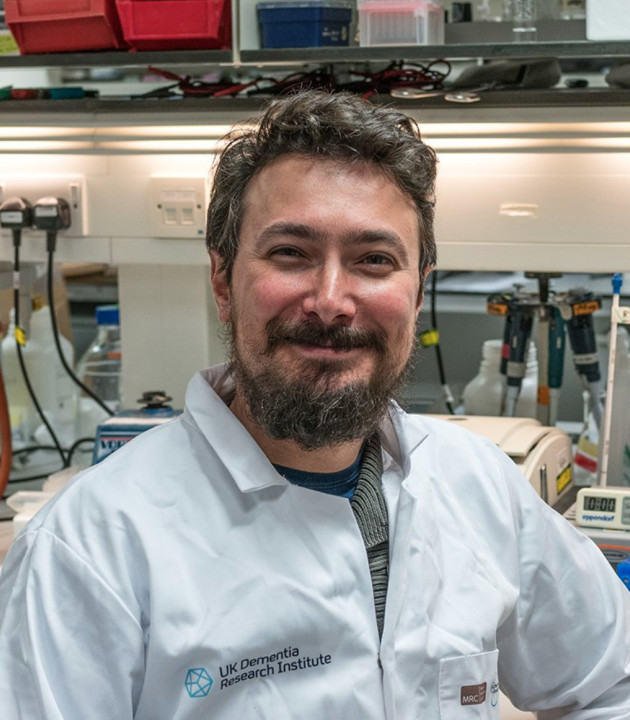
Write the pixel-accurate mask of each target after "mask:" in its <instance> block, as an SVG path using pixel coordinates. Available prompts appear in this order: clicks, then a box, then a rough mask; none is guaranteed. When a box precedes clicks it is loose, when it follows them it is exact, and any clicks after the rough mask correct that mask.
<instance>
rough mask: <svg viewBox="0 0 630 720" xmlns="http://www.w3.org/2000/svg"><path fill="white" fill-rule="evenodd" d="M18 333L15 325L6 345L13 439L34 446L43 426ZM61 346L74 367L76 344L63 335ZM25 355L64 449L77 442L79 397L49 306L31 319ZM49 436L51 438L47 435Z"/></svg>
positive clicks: (37, 392) (5, 368)
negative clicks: (30, 390) (59, 350)
mask: <svg viewBox="0 0 630 720" xmlns="http://www.w3.org/2000/svg"><path fill="white" fill-rule="evenodd" d="M12 317H13V316H12ZM14 332H15V324H14V321H13V322H12V323H11V326H10V328H9V332H8V333H7V335H6V337H5V338H4V340H3V341H2V362H3V365H2V370H3V374H4V378H5V386H6V391H7V398H8V401H9V412H10V416H11V430H12V434H13V438H14V440H15V441H16V443H28V442H32V440H33V437H34V435H35V433H36V432H37V429H38V427H39V426H40V425H43V423H42V421H41V418H40V416H39V413H38V412H37V410H36V409H35V406H34V404H33V402H32V400H31V398H30V395H29V394H28V390H27V388H26V384H25V382H24V377H23V375H22V371H21V369H20V366H19V361H18V357H17V348H16V341H15V337H14ZM59 342H60V344H61V348H62V352H63V354H64V357H65V359H66V362H67V363H68V365H70V367H72V364H73V362H74V350H73V347H72V343H71V342H70V341H69V340H68V339H67V338H65V337H64V336H63V335H60V336H59ZM22 354H23V358H24V364H25V365H26V369H27V372H28V376H29V379H30V381H31V385H32V387H33V390H34V392H35V396H36V397H37V401H38V402H39V405H40V406H41V408H42V410H43V411H44V413H45V414H46V417H47V419H48V422H49V423H50V424H51V425H52V427H53V430H54V431H55V434H56V435H57V436H58V438H59V440H60V442H61V443H62V445H68V444H70V443H71V442H72V441H73V439H74V426H75V414H76V395H77V393H76V391H75V385H74V383H73V382H72V380H71V379H70V377H69V376H68V374H67V373H66V371H65V369H64V367H63V365H62V364H61V361H60V360H59V356H58V355H57V350H56V347H55V341H54V337H53V333H52V326H51V322H50V308H49V307H48V305H44V306H42V307H40V308H39V309H37V310H35V311H34V312H33V314H32V315H31V322H30V331H29V334H28V337H27V340H26V345H25V346H24V347H23V349H22ZM45 435H48V432H47V431H46V433H45ZM40 439H41V438H40ZM43 441H44V442H50V438H46V437H45V436H44V439H43Z"/></svg>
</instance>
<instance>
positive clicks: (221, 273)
mask: <svg viewBox="0 0 630 720" xmlns="http://www.w3.org/2000/svg"><path fill="white" fill-rule="evenodd" d="M210 283H211V284H212V293H213V295H214V303H215V305H216V306H217V312H218V314H219V320H220V321H221V322H228V320H229V319H230V318H231V317H232V295H231V292H230V283H229V282H228V279H227V275H226V272H225V270H224V269H223V258H222V257H221V256H220V255H219V253H218V252H217V251H216V250H210Z"/></svg>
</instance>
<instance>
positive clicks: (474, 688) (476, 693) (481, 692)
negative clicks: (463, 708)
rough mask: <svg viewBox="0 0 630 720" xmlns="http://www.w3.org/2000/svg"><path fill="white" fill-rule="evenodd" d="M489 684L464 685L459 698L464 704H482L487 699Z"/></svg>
mask: <svg viewBox="0 0 630 720" xmlns="http://www.w3.org/2000/svg"><path fill="white" fill-rule="evenodd" d="M487 687H488V684H487V683H481V684H479V685H462V687H461V691H460V695H459V699H460V703H461V704H462V705H481V704H482V703H484V702H485V701H486V690H487Z"/></svg>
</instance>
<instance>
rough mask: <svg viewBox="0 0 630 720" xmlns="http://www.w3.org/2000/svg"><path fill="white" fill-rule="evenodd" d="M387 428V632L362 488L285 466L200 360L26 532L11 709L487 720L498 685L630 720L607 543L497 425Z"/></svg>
mask: <svg viewBox="0 0 630 720" xmlns="http://www.w3.org/2000/svg"><path fill="white" fill-rule="evenodd" d="M206 377H207V378H209V380H210V381H211V383H212V384H213V385H214V386H215V388H216V390H217V392H218V393H219V394H220V395H223V396H224V397H225V396H226V393H229V381H228V380H227V378H226V376H225V375H224V371H223V369H222V368H218V369H214V370H212V371H209V372H208V373H206ZM382 445H383V454H384V474H383V485H384V494H385V498H386V502H387V507H388V511H389V518H390V554H391V562H390V578H389V593H388V598H387V609H386V617H385V626H384V631H383V638H382V642H380V643H379V638H378V633H377V629H376V622H375V616H374V607H373V600H372V591H371V583H370V573H369V568H368V564H367V560H366V553H365V549H364V546H363V542H362V540H361V535H360V532H359V530H358V527H357V525H356V522H355V519H354V516H353V513H352V510H351V507H350V503H349V502H348V500H346V499H343V498H339V497H335V496H330V495H326V494H322V493H318V492H314V491H311V490H307V489H304V488H300V487H296V486H293V485H290V484H288V483H287V482H286V481H285V480H284V479H283V478H282V477H280V476H279V475H278V474H277V473H276V471H275V470H274V468H273V467H272V465H271V464H270V463H269V462H268V460H267V459H266V457H265V456H264V455H263V453H262V451H261V450H260V449H259V448H258V446H257V445H256V444H255V443H254V442H253V441H252V439H251V437H250V436H249V435H248V433H247V432H246V431H245V429H244V428H243V427H242V426H241V425H240V423H239V422H238V421H237V420H236V418H235V417H234V416H233V415H232V414H231V412H230V411H229V409H228V408H227V406H226V405H225V404H224V403H223V402H222V401H221V400H220V399H219V397H218V396H217V395H215V393H214V392H213V390H212V389H211V388H210V386H209V384H208V382H206V379H205V378H204V376H202V375H198V376H196V377H195V378H194V379H193V380H192V381H191V383H190V386H189V388H188V393H187V397H186V410H185V412H184V414H183V415H182V416H181V418H179V419H177V420H175V421H173V422H171V423H169V424H167V425H164V426H161V427H158V428H156V429H154V430H151V431H149V432H147V433H145V434H143V435H142V436H140V437H138V438H137V439H135V440H134V441H132V442H131V443H129V444H128V445H127V446H126V447H124V448H122V449H121V450H119V451H117V452H116V453H114V454H113V455H112V456H110V457H109V458H108V459H106V460H105V461H104V462H103V463H101V464H100V465H98V466H96V467H93V468H90V469H89V470H87V471H86V472H84V473H83V474H82V475H80V476H79V477H78V478H77V479H75V480H74V481H73V483H72V484H71V485H70V486H69V487H68V488H67V489H66V490H65V491H64V492H62V493H61V494H60V495H59V496H57V497H56V498H55V499H54V500H53V501H52V502H50V503H49V504H48V505H47V506H46V507H45V508H44V509H43V511H42V512H40V513H39V514H38V516H37V517H36V518H35V519H34V520H33V521H32V522H31V523H30V524H29V525H28V527H27V528H26V529H25V531H24V532H23V533H22V534H21V535H20V537H19V538H18V539H17V540H16V542H15V543H14V545H13V547H12V549H11V551H10V553H9V555H8V557H7V560H6V563H5V568H4V570H3V574H2V580H1V583H0V718H2V719H3V720H39V719H40V718H45V719H46V720H62V719H63V720H87V719H89V720H127V719H129V718H132V717H134V718H137V719H138V720H201V719H202V718H203V719H204V720H210V719H211V720H237V719H238V720H261V719H269V720H300V719H302V718H304V719H305V720H306V719H308V720H384V719H385V718H387V720H394V719H395V720H419V719H423V720H438V718H440V719H441V720H478V719H480V718H498V716H499V714H498V713H499V708H498V703H497V701H498V698H499V693H498V687H499V685H498V684H499V683H500V685H501V687H502V689H503V690H504V691H505V692H506V693H507V694H508V695H509V696H510V697H511V698H512V700H513V702H514V703H515V704H516V705H517V706H521V707H526V708H529V709H533V710H540V711H543V712H541V715H540V717H543V718H556V717H560V716H566V717H570V718H574V720H577V719H578V718H579V720H591V719H593V720H594V719H595V718H598V719H603V718H606V719H607V720H613V719H615V720H620V719H621V718H625V719H627V718H630V594H628V591H627V590H626V588H625V587H624V586H623V585H622V584H621V582H619V581H618V580H616V578H615V577H614V573H613V572H612V570H611V569H610V567H609V566H608V563H607V562H606V561H605V560H604V558H603V556H602V555H601V553H600V551H599V550H598V549H597V548H596V547H595V545H594V544H592V543H591V541H590V540H588V539H585V538H584V537H583V536H582V535H580V534H579V533H577V532H576V531H574V530H573V529H572V528H571V527H570V526H569V525H568V524H567V523H566V522H565V521H564V520H563V519H562V518H561V517H560V516H559V515H557V514H556V513H555V512H554V511H552V510H550V509H549V508H548V507H547V506H545V505H544V504H543V503H542V502H540V501H539V500H538V498H537V497H536V495H535V493H534V492H533V491H532V489H531V488H530V486H529V485H528V483H527V482H526V481H525V480H524V478H523V477H522V476H521V475H520V474H519V472H518V471H517V469H516V467H515V466H514V465H513V463H512V462H511V461H510V460H509V459H508V458H506V457H505V456H503V455H502V454H501V453H500V452H499V451H497V450H496V449H495V448H494V447H493V446H492V445H491V443H489V442H487V441H485V440H484V439H480V438H478V437H477V436H474V435H472V434H470V433H468V432H466V431H464V430H460V429H459V428H456V427H452V426H451V425H449V424H447V423H444V422H442V421H440V420H430V419H426V418H422V417H413V416H408V415H406V414H404V413H403V412H402V411H400V410H399V409H398V408H396V407H392V410H391V413H390V419H389V420H388V421H387V422H386V423H385V425H384V427H383V429H382ZM210 680H212V684H211V685H210ZM551 708H565V709H564V710H560V711H550V712H544V711H545V710H548V709H551Z"/></svg>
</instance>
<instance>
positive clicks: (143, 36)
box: [116, 0, 232, 50]
mask: <svg viewBox="0 0 630 720" xmlns="http://www.w3.org/2000/svg"><path fill="white" fill-rule="evenodd" d="M116 5H117V6H118V15H119V17H120V23H121V25H122V30H123V36H124V38H125V40H126V42H127V43H128V44H129V45H130V46H131V47H132V48H135V49H136V50H194V49H199V50H202V49H203V50H218V49H222V48H229V47H230V45H231V37H232V28H231V3H230V0H116Z"/></svg>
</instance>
